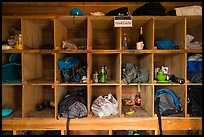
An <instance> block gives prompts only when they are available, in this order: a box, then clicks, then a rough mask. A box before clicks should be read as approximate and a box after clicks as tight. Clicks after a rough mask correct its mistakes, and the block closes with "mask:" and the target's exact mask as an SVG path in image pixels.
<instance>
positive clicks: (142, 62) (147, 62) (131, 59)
mask: <svg viewBox="0 0 204 137" xmlns="http://www.w3.org/2000/svg"><path fill="white" fill-rule="evenodd" d="M152 62H153V54H151V53H146V54H144V53H123V54H122V63H133V64H134V65H136V66H137V67H139V68H146V69H149V73H150V75H149V80H148V82H146V83H152V81H153V79H152V75H153V69H152V66H153V64H152ZM122 83H123V82H122ZM131 84H134V83H133V82H131Z"/></svg>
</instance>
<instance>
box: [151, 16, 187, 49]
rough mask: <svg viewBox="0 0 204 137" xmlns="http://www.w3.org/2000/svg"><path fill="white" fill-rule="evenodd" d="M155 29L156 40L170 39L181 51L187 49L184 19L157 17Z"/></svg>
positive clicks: (155, 18)
mask: <svg viewBox="0 0 204 137" xmlns="http://www.w3.org/2000/svg"><path fill="white" fill-rule="evenodd" d="M154 28H155V29H154V40H157V39H163V38H168V39H170V40H172V41H174V42H175V43H176V44H177V46H178V48H179V49H185V18H184V17H175V16H173V17H169V16H165V17H160V16H156V17H154ZM155 46H156V45H154V47H155Z"/></svg>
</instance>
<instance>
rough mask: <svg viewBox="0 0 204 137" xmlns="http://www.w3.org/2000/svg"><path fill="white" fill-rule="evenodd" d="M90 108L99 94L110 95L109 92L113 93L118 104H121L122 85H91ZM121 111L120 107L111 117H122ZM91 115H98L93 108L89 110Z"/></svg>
mask: <svg viewBox="0 0 204 137" xmlns="http://www.w3.org/2000/svg"><path fill="white" fill-rule="evenodd" d="M88 93H89V95H88V100H89V102H88V108H91V106H92V104H93V102H94V100H95V99H96V98H97V97H99V96H108V94H111V95H112V96H113V97H114V98H115V99H116V100H117V101H118V106H120V104H121V102H120V86H115V85H104V86H101V85H92V86H90V87H89V91H88ZM120 111H121V108H120V107H118V114H116V115H113V114H111V115H110V116H109V117H120ZM88 112H89V116H90V117H98V116H96V115H95V114H94V113H93V112H92V111H91V109H90V110H89V111H88Z"/></svg>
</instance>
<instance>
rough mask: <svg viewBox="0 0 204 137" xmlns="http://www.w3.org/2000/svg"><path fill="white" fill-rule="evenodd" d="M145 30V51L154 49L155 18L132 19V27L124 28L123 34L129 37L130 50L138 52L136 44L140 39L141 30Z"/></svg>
mask: <svg viewBox="0 0 204 137" xmlns="http://www.w3.org/2000/svg"><path fill="white" fill-rule="evenodd" d="M140 27H142V28H143V34H144V35H143V36H144V44H145V46H144V50H145V49H153V44H154V39H153V33H154V31H153V18H151V17H149V16H146V17H135V16H133V17H132V27H127V28H126V27H124V28H122V35H123V33H126V34H127V37H128V50H136V43H137V42H138V39H139V29H140Z"/></svg>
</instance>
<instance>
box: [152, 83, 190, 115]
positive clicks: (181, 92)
mask: <svg viewBox="0 0 204 137" xmlns="http://www.w3.org/2000/svg"><path fill="white" fill-rule="evenodd" d="M159 89H168V90H170V91H172V92H173V93H174V94H175V95H176V96H177V97H178V99H179V102H180V104H181V107H182V108H183V112H182V113H181V114H179V115H178V116H176V117H185V116H186V109H187V108H186V103H187V102H186V101H185V98H186V91H185V86H183V85H179V86H178V85H174V86H171V85H155V86H154V93H156V91H157V90H159Z"/></svg>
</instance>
